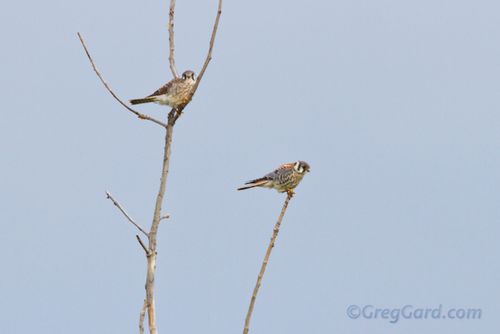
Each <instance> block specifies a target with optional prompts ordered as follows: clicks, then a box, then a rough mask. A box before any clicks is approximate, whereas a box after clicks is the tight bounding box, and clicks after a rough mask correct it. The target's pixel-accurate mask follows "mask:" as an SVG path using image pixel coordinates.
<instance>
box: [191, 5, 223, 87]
mask: <svg viewBox="0 0 500 334" xmlns="http://www.w3.org/2000/svg"><path fill="white" fill-rule="evenodd" d="M221 14H222V0H219V5H218V7H217V15H216V16H215V22H214V27H213V28H212V36H211V37H210V45H209V47H208V53H207V57H206V59H205V63H204V64H203V67H202V68H201V71H200V73H199V74H198V80H197V81H196V84H195V86H194V89H193V94H194V92H195V91H196V89H198V84H199V83H200V81H201V78H203V75H204V74H205V71H206V69H207V67H208V63H209V62H210V60H212V50H213V48H214V43H215V36H216V34H217V28H218V27H219V19H220V15H221Z"/></svg>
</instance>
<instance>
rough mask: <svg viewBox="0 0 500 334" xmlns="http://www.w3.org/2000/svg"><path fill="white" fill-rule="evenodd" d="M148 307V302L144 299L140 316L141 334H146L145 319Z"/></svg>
mask: <svg viewBox="0 0 500 334" xmlns="http://www.w3.org/2000/svg"><path fill="white" fill-rule="evenodd" d="M147 307H148V301H147V300H146V299H144V304H143V305H142V309H141V313H140V314H139V334H144V317H145V316H146V308H147Z"/></svg>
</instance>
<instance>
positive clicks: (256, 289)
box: [243, 192, 293, 334]
mask: <svg viewBox="0 0 500 334" xmlns="http://www.w3.org/2000/svg"><path fill="white" fill-rule="evenodd" d="M292 197H293V192H289V193H288V195H287V197H286V199H285V203H284V204H283V208H282V209H281V213H280V216H279V218H278V221H277V222H276V225H274V229H273V235H272V237H271V240H270V241H269V245H268V246H267V251H266V255H265V256H264V261H262V265H261V267H260V272H259V276H257V283H255V287H254V288H253V293H252V298H251V299H250V305H248V311H247V316H246V318H245V327H244V328H243V334H247V333H248V331H249V330H250V319H251V318H252V312H253V307H254V304H255V300H256V299H257V293H258V292H259V288H260V285H261V284H262V278H263V277H264V273H265V272H266V267H267V264H268V262H269V257H270V256H271V251H272V250H273V247H274V242H275V241H276V238H277V237H278V233H279V231H280V226H281V221H282V220H283V216H284V215H285V212H286V208H287V207H288V202H290V199H292Z"/></svg>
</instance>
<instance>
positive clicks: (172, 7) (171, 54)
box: [168, 0, 179, 78]
mask: <svg viewBox="0 0 500 334" xmlns="http://www.w3.org/2000/svg"><path fill="white" fill-rule="evenodd" d="M174 14H175V0H170V10H169V13H168V45H169V55H168V61H169V63H170V71H172V75H173V76H174V78H178V77H179V75H178V74H177V68H176V67H175V58H174Z"/></svg>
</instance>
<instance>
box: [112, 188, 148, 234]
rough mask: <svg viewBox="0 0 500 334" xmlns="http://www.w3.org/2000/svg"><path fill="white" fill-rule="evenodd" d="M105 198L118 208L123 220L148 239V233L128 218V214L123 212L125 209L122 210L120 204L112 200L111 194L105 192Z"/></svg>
mask: <svg viewBox="0 0 500 334" xmlns="http://www.w3.org/2000/svg"><path fill="white" fill-rule="evenodd" d="M106 198H108V199H109V200H111V202H113V204H114V205H115V206H116V207H117V208H118V210H120V211H121V213H123V215H124V216H125V218H127V220H128V221H129V222H130V223H131V224H132V225H134V226H135V227H137V229H138V230H139V231H141V232H142V233H143V234H144V235H145V236H146V237H149V235H148V233H147V232H146V231H144V229H143V228H142V227H140V226H139V224H137V223H136V222H135V221H134V220H133V219H132V218H130V216H129V215H128V213H127V212H126V211H125V209H123V207H122V206H121V205H120V203H118V201H117V200H115V199H114V198H113V196H111V194H110V193H109V192H108V191H106Z"/></svg>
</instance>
